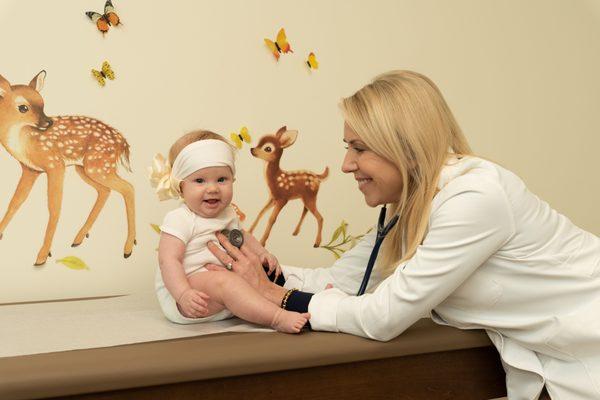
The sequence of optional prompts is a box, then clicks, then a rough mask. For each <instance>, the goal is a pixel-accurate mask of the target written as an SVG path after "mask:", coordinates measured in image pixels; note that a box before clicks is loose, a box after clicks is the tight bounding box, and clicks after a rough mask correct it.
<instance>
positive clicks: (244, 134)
mask: <svg viewBox="0 0 600 400" xmlns="http://www.w3.org/2000/svg"><path fill="white" fill-rule="evenodd" d="M230 136H231V141H232V142H233V143H234V144H235V147H237V148H238V149H241V148H242V144H244V142H246V143H250V142H251V141H252V138H251V137H250V134H249V133H248V128H246V127H245V126H243V127H242V129H240V133H235V132H231V134H230Z"/></svg>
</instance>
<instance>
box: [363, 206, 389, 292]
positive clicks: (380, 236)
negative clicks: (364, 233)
mask: <svg viewBox="0 0 600 400" xmlns="http://www.w3.org/2000/svg"><path fill="white" fill-rule="evenodd" d="M386 211H387V209H386V206H385V205H384V206H383V207H382V208H381V211H380V212H379V220H378V221H377V236H376V238H375V245H374V246H373V250H372V251H371V255H370V256H369V262H368V263H367V268H366V269H365V275H364V277H363V280H362V283H361V284H360V288H359V289H358V293H357V294H356V295H357V296H362V295H363V294H364V293H365V290H367V285H368V284H369V279H370V278H371V272H372V271H373V266H374V265H375V260H377V254H378V253H379V248H380V247H381V244H382V243H383V240H384V239H385V236H386V235H387V234H388V232H389V231H390V230H391V229H392V228H393V227H394V225H396V223H397V222H398V215H394V217H393V218H392V219H391V220H390V222H388V223H387V224H386V225H385V227H384V226H383V223H384V222H385V214H386Z"/></svg>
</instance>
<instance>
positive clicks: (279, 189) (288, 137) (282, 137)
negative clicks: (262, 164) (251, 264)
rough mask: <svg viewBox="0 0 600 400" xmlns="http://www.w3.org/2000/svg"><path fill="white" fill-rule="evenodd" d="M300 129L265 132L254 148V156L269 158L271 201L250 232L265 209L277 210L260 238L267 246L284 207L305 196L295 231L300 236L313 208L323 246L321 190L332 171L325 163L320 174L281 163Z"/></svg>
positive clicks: (267, 165)
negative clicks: (318, 208)
mask: <svg viewBox="0 0 600 400" xmlns="http://www.w3.org/2000/svg"><path fill="white" fill-rule="evenodd" d="M297 136H298V131H295V130H293V131H288V130H287V127H285V126H284V127H282V128H280V129H279V130H278V131H277V133H276V134H275V135H265V136H263V137H261V138H260V140H259V142H258V145H257V146H256V147H253V148H252V149H250V152H251V153H252V155H253V156H254V157H257V158H260V159H263V160H265V161H266V162H267V164H266V168H265V179H266V181H267V185H268V187H269V193H270V197H269V201H268V202H267V204H266V205H265V206H264V207H263V209H262V210H261V211H260V213H259V214H258V216H257V217H256V220H255V221H254V223H253V224H252V226H251V227H250V233H252V231H254V228H256V225H257V224H258V221H259V220H260V219H261V218H262V216H263V215H264V213H265V212H266V211H267V210H268V209H269V208H271V207H274V208H273V212H272V213H271V216H270V217H269V222H268V224H267V228H266V229H265V232H264V234H263V236H262V238H261V240H260V242H261V243H262V245H263V246H264V245H265V243H266V242H267V239H268V238H269V234H270V233H271V229H272V228H273V224H274V223H275V221H276V220H277V216H278V215H279V212H280V211H281V209H282V208H283V207H284V206H285V205H286V204H287V202H288V201H290V200H293V199H301V200H302V203H304V208H303V209H302V216H301V217H300V221H299V222H298V226H296V229H295V230H294V233H292V234H293V235H294V236H296V235H297V234H298V233H299V232H300V226H301V225H302V221H304V217H305V216H306V213H307V212H308V211H310V212H311V213H312V214H313V215H314V216H315V218H316V219H317V224H318V228H317V237H316V239H315V244H314V247H319V245H320V244H321V231H322V230H323V217H322V216H321V213H319V210H317V193H318V192H319V185H320V184H321V182H322V181H323V180H325V178H327V176H328V175H329V167H325V171H323V173H322V174H320V175H318V174H315V173H313V172H310V171H282V170H281V168H280V167H279V161H280V160H281V155H282V154H283V149H285V148H287V147H290V146H291V145H293V144H294V142H295V141H296V137H297Z"/></svg>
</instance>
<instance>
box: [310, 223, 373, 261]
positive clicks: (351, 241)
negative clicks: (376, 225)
mask: <svg viewBox="0 0 600 400" xmlns="http://www.w3.org/2000/svg"><path fill="white" fill-rule="evenodd" d="M371 229H372V228H371ZM371 229H369V230H368V231H367V232H366V233H364V234H362V235H358V236H352V235H348V223H347V222H346V221H344V220H342V222H341V223H340V226H338V227H337V228H336V229H335V230H334V231H333V235H332V236H331V240H330V241H329V243H327V244H326V245H323V246H319V248H321V249H325V250H327V251H330V252H331V253H332V254H333V257H334V258H335V259H336V260H337V259H338V258H340V257H341V256H342V254H344V253H345V252H346V251H348V250H350V249H351V248H353V247H354V246H356V243H357V242H358V241H359V240H360V239H362V237H363V236H365V235H366V234H367V233H369V232H370V231H371ZM340 236H341V238H340ZM336 240H337V243H334V242H336Z"/></svg>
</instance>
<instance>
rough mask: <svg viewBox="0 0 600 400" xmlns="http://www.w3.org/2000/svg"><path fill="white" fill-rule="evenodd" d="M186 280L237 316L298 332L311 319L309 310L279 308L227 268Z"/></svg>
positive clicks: (202, 273) (290, 331) (283, 330)
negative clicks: (302, 312)
mask: <svg viewBox="0 0 600 400" xmlns="http://www.w3.org/2000/svg"><path fill="white" fill-rule="evenodd" d="M189 280H190V284H191V285H192V287H194V288H195V289H197V290H200V291H202V292H204V293H206V294H208V295H209V296H210V297H211V301H214V302H217V303H221V304H223V305H224V306H225V307H227V308H228V309H229V310H230V311H231V312H232V313H234V314H235V315H236V316H238V317H240V318H242V319H245V320H246V321H250V322H254V323H256V324H261V325H266V326H271V327H272V328H274V329H277V330H278V331H280V332H288V333H298V332H300V330H301V329H302V327H303V326H304V324H305V323H306V321H308V319H309V318H310V315H309V314H308V313H304V314H300V313H297V312H291V311H286V310H282V309H281V308H279V307H277V306H276V305H275V304H273V303H271V302H270V301H268V300H267V299H265V298H264V297H263V296H262V295H261V294H260V293H259V292H257V291H256V290H255V289H254V288H253V287H252V286H250V284H249V283H248V282H246V281H245V280H244V279H243V278H241V277H239V276H237V275H235V274H234V273H231V272H229V271H207V272H201V273H197V274H194V275H192V276H190V277H189ZM209 309H210V302H209Z"/></svg>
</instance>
